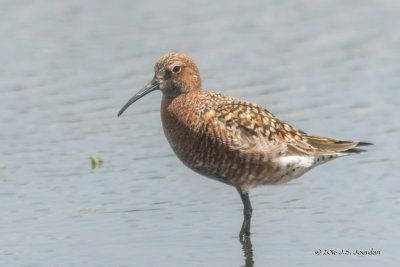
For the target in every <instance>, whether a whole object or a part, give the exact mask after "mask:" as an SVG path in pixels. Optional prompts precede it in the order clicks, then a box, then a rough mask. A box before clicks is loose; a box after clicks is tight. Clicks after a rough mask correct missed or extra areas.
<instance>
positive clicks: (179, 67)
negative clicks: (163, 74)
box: [172, 66, 182, 73]
mask: <svg viewBox="0 0 400 267" xmlns="http://www.w3.org/2000/svg"><path fill="white" fill-rule="evenodd" d="M181 70H182V68H181V66H175V67H173V69H172V72H174V73H179V72H181Z"/></svg>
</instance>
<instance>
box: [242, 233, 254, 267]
mask: <svg viewBox="0 0 400 267" xmlns="http://www.w3.org/2000/svg"><path fill="white" fill-rule="evenodd" d="M239 240H240V243H241V244H242V250H243V255H244V265H243V267H253V266H254V260H253V245H252V244H251V239H250V237H244V238H239Z"/></svg>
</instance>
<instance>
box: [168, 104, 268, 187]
mask: <svg viewBox="0 0 400 267" xmlns="http://www.w3.org/2000/svg"><path fill="white" fill-rule="evenodd" d="M185 103H191V105H185ZM195 103H196V102H195V101H180V100H179V99H176V100H172V101H171V100H168V99H163V101H162V106H161V118H162V125H163V129H164V133H165V136H166V138H167V140H168V142H169V144H170V145H171V147H172V149H173V151H174V152H175V154H176V155H177V157H178V158H179V159H180V160H181V161H182V162H183V163H184V164H185V165H186V166H188V167H189V168H191V169H192V170H194V171H196V172H198V173H200V174H202V175H205V176H207V177H210V178H214V179H218V180H220V181H222V182H224V183H228V184H232V185H235V186H242V185H246V186H248V187H253V186H255V185H258V184H262V183H265V182H266V179H268V178H269V177H270V178H271V177H272V173H273V172H274V171H275V168H276V166H275V165H276V164H274V162H273V160H271V158H269V155H268V153H266V154H264V153H250V152H249V151H245V150H241V149H240V148H238V147H237V146H236V144H235V141H234V140H233V138H232V137H231V136H230V134H229V132H227V131H226V130H225V129H224V128H219V127H218V125H216V124H215V121H212V120H211V119H210V118H209V116H211V115H210V112H203V111H202V109H201V108H197V107H196V104H195Z"/></svg>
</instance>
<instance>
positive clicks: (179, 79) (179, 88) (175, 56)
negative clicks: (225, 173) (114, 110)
mask: <svg viewBox="0 0 400 267" xmlns="http://www.w3.org/2000/svg"><path fill="white" fill-rule="evenodd" d="M155 90H160V91H161V92H162V93H163V95H164V97H169V98H175V97H178V96H180V95H182V94H187V93H189V92H194V91H200V90H201V79H200V73H199V70H198V69H197V66H196V64H195V63H194V60H193V59H192V58H190V57H189V56H187V55H186V54H184V53H170V54H167V55H165V56H162V57H161V58H160V59H159V60H158V61H157V62H156V64H155V66H154V77H153V79H152V80H151V82H150V83H149V84H147V85H146V86H145V87H144V88H143V89H142V90H140V91H139V92H137V93H136V94H135V95H134V96H133V97H132V98H131V99H130V100H129V101H128V102H127V103H126V104H125V105H124V106H123V107H122V109H121V110H120V111H119V112H118V116H120V115H121V114H122V113H123V112H124V111H125V110H126V109H127V108H128V107H129V106H130V105H132V104H133V103H134V102H136V101H137V100H138V99H140V98H141V97H143V96H145V95H147V94H148V93H150V92H152V91H155Z"/></svg>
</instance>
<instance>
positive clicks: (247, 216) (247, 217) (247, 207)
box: [236, 188, 253, 239]
mask: <svg viewBox="0 0 400 267" xmlns="http://www.w3.org/2000/svg"><path fill="white" fill-rule="evenodd" d="M236 189H237V191H238V192H239V195H240V197H241V198H242V202H243V206H244V209H243V215H244V219H243V224H242V229H241V230H240V233H239V237H240V238H241V239H242V238H245V237H249V236H250V222H251V214H252V213H253V208H252V207H251V203H250V198H249V194H248V193H247V192H243V191H242V190H240V188H236Z"/></svg>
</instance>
